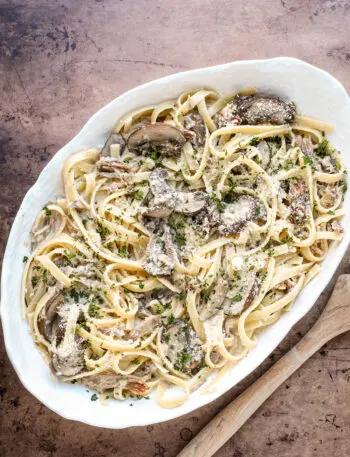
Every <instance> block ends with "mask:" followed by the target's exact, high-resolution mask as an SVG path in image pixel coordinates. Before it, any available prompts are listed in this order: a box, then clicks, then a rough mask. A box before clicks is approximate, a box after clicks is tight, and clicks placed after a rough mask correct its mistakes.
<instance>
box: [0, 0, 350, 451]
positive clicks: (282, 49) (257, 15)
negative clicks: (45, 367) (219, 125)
mask: <svg viewBox="0 0 350 457" xmlns="http://www.w3.org/2000/svg"><path fill="white" fill-rule="evenodd" d="M349 43H350V1H344V0H338V1H332V0H327V1H325V0H266V1H260V0H253V1H250V2H244V1H238V0H231V1H228V0H192V1H191V2H189V1H184V0H178V1H170V0H163V1H160V0H158V1H154V0H152V1H147V0H75V1H72V0H71V1H69V0H60V1H56V0H27V1H26V2H19V1H14V0H9V1H4V0H3V1H1V2H0V52H1V54H0V55H1V61H0V82H1V86H2V87H1V88H2V91H1V113H0V114H1V130H0V195H1V198H0V249H1V251H0V252H1V253H2V252H3V250H4V248H5V244H6V240H7V236H8V233H9V230H10V226H11V223H12V220H13V218H14V216H15V214H16V211H17V209H18V207H19V205H20V202H21V200H22V198H23V196H24V194H25V193H26V191H27V190H28V189H29V187H30V186H31V185H32V184H33V183H34V181H35V180H36V178H37V176H38V174H39V173H40V171H41V169H42V168H43V167H44V165H45V164H46V163H47V162H48V160H49V159H50V158H51V157H52V156H53V154H54V153H55V152H56V151H57V150H58V149H59V148H60V147H61V146H63V145H64V144H65V143H66V142H67V141H68V140H70V139H71V138H72V137H73V136H74V135H75V134H76V133H77V132H78V130H79V129H80V128H81V127H82V126H83V125H84V123H85V122H86V121H87V119H88V118H89V117H90V116H91V115H92V114H93V113H94V112H95V111H96V110H97V109H99V108H100V107H101V106H103V105H104V104H106V103H107V102H108V101H110V100H112V99H113V98H115V97H116V96H117V95H119V94H121V93H123V92H124V91H126V90H128V89H131V88H132V87H134V86H136V85H138V84H140V83H144V82H146V81H150V80H152V79H155V78H158V77H161V76H164V75H167V74H170V73H174V72H178V71H181V70H186V69H191V68H196V67H202V66H207V65H214V64H219V63H223V62H228V61H232V60H237V59H254V58H266V57H274V56H279V55H286V56H295V57H299V58H301V59H304V60H306V61H308V62H310V63H312V64H315V65H318V66H320V67H322V68H324V69H325V70H328V71H329V72H331V73H332V74H333V75H334V76H335V77H336V78H338V79H339V80H340V81H341V82H342V83H343V85H344V86H345V87H346V89H347V90H348V91H349V90H350V79H349V70H350V47H349ZM344 152H345V153H348V151H344ZM349 260H350V255H349V252H348V254H347V255H346V256H345V258H344V259H343V261H342V263H341V266H340V267H339V269H338V272H337V274H339V273H340V272H350V266H349ZM334 281H335V279H333V281H332V284H331V285H330V286H329V287H328V288H327V289H326V290H325V291H324V293H323V294H322V296H321V297H320V299H319V300H318V301H317V303H316V304H315V306H314V307H313V309H312V311H311V312H310V313H309V314H308V315H307V316H306V317H305V318H304V319H303V320H302V321H301V322H299V323H298V324H297V325H296V326H295V328H294V329H293V330H292V331H291V332H290V334H289V335H288V337H287V338H286V339H285V341H284V342H283V343H282V344H281V345H280V346H279V347H278V349H276V351H275V352H274V353H273V354H272V355H271V356H270V357H269V358H268V360H266V361H265V363H264V364H263V365H262V366H261V367H259V368H258V369H257V370H256V371H255V372H254V373H253V374H252V375H250V376H249V377H248V378H247V379H246V380H245V381H244V382H242V383H240V384H239V385H238V386H236V387H235V388H233V389H232V390H231V391H229V392H227V393H226V394H225V395H223V396H222V397H221V398H219V399H218V400H217V401H215V402H213V403H212V404H210V405H208V406H205V407H203V408H201V409H200V410H198V411H195V412H193V413H190V414H188V415H187V416H184V417H182V418H180V419H177V420H173V421H170V422H166V423H162V424H159V425H154V426H148V427H140V428H135V429H126V430H120V431H117V430H116V431H113V430H104V429H97V428H93V427H89V426H86V425H83V424H80V423H73V422H70V421H68V420H64V419H62V418H60V417H59V416H57V415H56V414H54V413H53V412H51V411H50V410H48V409H47V408H46V407H45V406H43V405H41V404H40V403H39V402H38V401H37V400H36V399H35V398H34V397H32V396H31V395H30V394H29V393H28V392H27V391H26V390H25V389H24V387H22V385H21V384H20V382H19V380H18V378H17V376H16V374H15V373H14V370H13V369H12V367H11V364H10V362H9V360H8V358H7V356H6V354H5V350H4V346H3V342H2V338H1V343H0V344H1V348H0V370H1V378H0V405H1V407H0V408H1V409H0V455H1V456H2V457H12V456H13V457H14V456H24V455H25V456H26V457H34V456H35V457H41V456H55V457H71V456H73V455H74V456H76V457H82V456H84V457H90V456H91V457H105V456H113V457H116V456H119V457H174V456H176V455H177V453H178V452H179V451H180V450H181V449H182V448H183V447H184V446H185V444H186V443H187V442H188V441H189V440H190V439H191V437H192V436H194V435H195V434H196V433H197V432H198V431H199V430H200V429H201V428H202V427H203V426H204V425H205V424H206V423H207V422H208V421H209V420H210V419H211V418H212V417H213V416H214V415H215V414H216V413H217V412H218V411H220V410H221V409H222V408H223V407H224V405H225V404H227V403H228V402H229V401H230V400H231V399H233V398H234V397H235V396H236V395H237V394H238V393H239V392H240V391H242V390H243V389H244V388H245V387H247V386H248V385H249V384H250V383H252V382H253V381H254V380H255V379H256V378H258V377H259V376H260V375H261V374H262V373H263V372H264V371H265V370H266V369H267V368H268V367H269V366H271V365H272V364H273V363H274V362H275V361H276V360H277V359H278V358H279V357H281V355H283V354H284V353H285V352H286V351H287V350H288V349H289V348H291V347H292V346H293V345H294V344H295V343H296V342H297V341H298V340H299V339H300V337H301V336H302V335H303V334H304V333H305V332H306V331H307V330H308V328H310V326H311V325H312V324H313V322H315V320H316V319H317V317H318V315H319V313H320V311H321V310H322V308H323V306H324V304H325V302H326V300H327V298H328V297H329V294H330V291H331V289H332V286H333V285H334ZM349 350H350V333H348V334H345V335H343V336H340V337H338V338H336V339H335V340H333V341H332V342H330V343H329V344H328V345H327V346H326V347H325V348H323V349H322V350H321V351H319V353H318V354H316V355H315V356H314V357H313V358H312V359H311V360H309V361H308V362H307V363H306V364H305V365H304V366H303V367H302V368H301V369H300V370H299V371H298V372H296V373H295V374H294V375H293V376H292V377H291V378H290V379H289V380H288V381H287V382H286V383H284V384H283V385H282V386H281V387H280V388H279V389H278V390H277V391H276V392H275V393H274V395H273V396H272V397H271V398H270V399H269V400H268V401H267V402H266V403H265V404H264V405H263V406H262V407H261V408H260V409H259V410H258V411H257V412H256V414H254V416H253V417H252V418H251V419H250V420H249V421H248V422H247V424H246V425H245V426H244V427H243V428H242V429H241V430H240V431H239V432H238V433H237V434H236V435H235V436H234V438H232V439H231V440H230V441H229V442H227V443H226V445H225V446H224V447H223V448H222V449H221V450H220V451H219V452H218V453H217V454H216V456H217V457H243V456H244V457H253V456H257V457H261V456H263V455H267V454H268V455H269V457H280V456H288V457H294V456H303V457H304V456H305V457H311V456H315V457H316V456H317V457H323V456H324V457H328V456H330V455H339V456H346V455H350V434H349V432H350V395H349V393H350V355H349V354H350V352H349ZM198 457H201V456H198Z"/></svg>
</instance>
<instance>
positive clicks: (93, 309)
mask: <svg viewBox="0 0 350 457" xmlns="http://www.w3.org/2000/svg"><path fill="white" fill-rule="evenodd" d="M89 315H90V316H91V317H96V318H100V317H102V316H101V308H100V306H98V305H96V304H95V303H90V305H89Z"/></svg>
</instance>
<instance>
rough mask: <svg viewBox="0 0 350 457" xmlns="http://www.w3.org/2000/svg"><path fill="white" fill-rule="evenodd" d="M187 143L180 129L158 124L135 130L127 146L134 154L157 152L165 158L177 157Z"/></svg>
mask: <svg viewBox="0 0 350 457" xmlns="http://www.w3.org/2000/svg"><path fill="white" fill-rule="evenodd" d="M185 142H186V139H185V137H184V135H183V134H182V132H181V131H180V130H179V129H177V128H176V127H173V126H171V125H168V124H162V123H160V122H156V123H155V124H147V125H146V126H143V127H140V128H139V129H137V130H135V131H134V132H133V133H132V134H131V135H130V136H129V138H128V142H127V145H128V148H129V149H130V151H133V152H138V153H147V152H152V151H157V152H159V153H160V154H162V155H165V156H177V155H179V153H180V150H181V148H182V146H183V145H184V143H185Z"/></svg>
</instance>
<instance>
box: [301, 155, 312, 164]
mask: <svg viewBox="0 0 350 457" xmlns="http://www.w3.org/2000/svg"><path fill="white" fill-rule="evenodd" d="M303 161H304V165H311V164H312V160H311V159H310V158H309V157H306V156H304V157H303Z"/></svg>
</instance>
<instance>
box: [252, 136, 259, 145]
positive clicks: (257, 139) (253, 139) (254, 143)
mask: <svg viewBox="0 0 350 457" xmlns="http://www.w3.org/2000/svg"><path fill="white" fill-rule="evenodd" d="M259 141H260V138H258V137H257V136H255V137H254V138H252V139H251V140H250V143H249V144H251V145H252V146H256V145H257V144H258V143H259Z"/></svg>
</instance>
